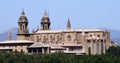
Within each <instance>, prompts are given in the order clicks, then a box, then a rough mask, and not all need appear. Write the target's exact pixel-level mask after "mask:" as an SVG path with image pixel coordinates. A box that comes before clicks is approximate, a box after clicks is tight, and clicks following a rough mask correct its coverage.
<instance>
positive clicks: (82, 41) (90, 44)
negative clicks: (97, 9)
mask: <svg viewBox="0 0 120 63" xmlns="http://www.w3.org/2000/svg"><path fill="white" fill-rule="evenodd" d="M40 24H41V27H40V28H38V29H37V30H34V31H33V32H32V33H29V29H28V19H27V17H26V16H25V12H24V11H22V13H21V16H20V17H19V19H18V34H17V40H30V41H34V42H40V43H43V44H45V45H49V46H50V47H51V52H55V51H56V50H63V51H64V52H65V53H83V54H93V55H94V54H104V53H105V51H106V49H108V48H109V47H110V46H112V44H111V40H110V33H109V32H108V31H106V30H101V29H85V28H84V29H71V23H70V19H69V18H68V21H67V24H66V27H67V29H66V30H51V28H50V24H51V21H50V18H49V16H48V15H47V13H46V11H45V12H44V14H43V17H42V19H41V22H40Z"/></svg>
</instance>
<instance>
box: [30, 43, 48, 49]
mask: <svg viewBox="0 0 120 63" xmlns="http://www.w3.org/2000/svg"><path fill="white" fill-rule="evenodd" d="M36 47H48V46H46V45H44V44H42V43H40V42H35V43H34V44H32V45H30V46H29V47H28V48H36Z"/></svg>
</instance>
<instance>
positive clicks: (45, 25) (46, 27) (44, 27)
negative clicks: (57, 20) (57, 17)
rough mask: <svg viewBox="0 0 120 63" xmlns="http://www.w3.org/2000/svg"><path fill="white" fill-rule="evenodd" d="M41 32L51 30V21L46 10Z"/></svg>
mask: <svg viewBox="0 0 120 63" xmlns="http://www.w3.org/2000/svg"><path fill="white" fill-rule="evenodd" d="M41 30H50V19H49V17H48V15H47V13H46V10H45V12H44V15H43V17H42V20H41Z"/></svg>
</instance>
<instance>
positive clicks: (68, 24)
mask: <svg viewBox="0 0 120 63" xmlns="http://www.w3.org/2000/svg"><path fill="white" fill-rule="evenodd" d="M70 29H71V24H70V19H69V18H68V22H67V30H70Z"/></svg>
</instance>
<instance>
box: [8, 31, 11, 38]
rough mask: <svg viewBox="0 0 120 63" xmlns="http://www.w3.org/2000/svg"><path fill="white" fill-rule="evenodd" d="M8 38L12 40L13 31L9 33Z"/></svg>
mask: <svg viewBox="0 0 120 63" xmlns="http://www.w3.org/2000/svg"><path fill="white" fill-rule="evenodd" d="M8 40H12V33H11V31H10V32H9V34H8Z"/></svg>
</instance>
